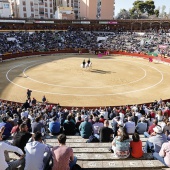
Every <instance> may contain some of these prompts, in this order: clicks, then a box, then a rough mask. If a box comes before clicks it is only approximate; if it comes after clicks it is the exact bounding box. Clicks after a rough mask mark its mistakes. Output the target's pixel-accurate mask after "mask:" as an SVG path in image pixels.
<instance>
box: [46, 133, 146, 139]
mask: <svg viewBox="0 0 170 170" xmlns="http://www.w3.org/2000/svg"><path fill="white" fill-rule="evenodd" d="M139 136H140V139H141V140H142V138H145V137H144V135H143V134H140V135H139ZM129 137H130V138H132V135H129ZM46 138H47V139H57V136H53V135H47V136H46ZM67 139H83V138H82V137H81V136H80V135H74V136H67ZM145 139H147V138H145Z"/></svg>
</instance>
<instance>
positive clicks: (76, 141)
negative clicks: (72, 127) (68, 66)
mask: <svg viewBox="0 0 170 170" xmlns="http://www.w3.org/2000/svg"><path fill="white" fill-rule="evenodd" d="M87 140H88V139H83V138H81V139H69V138H67V140H66V142H67V143H71V142H73V143H85V142H86V141H87ZM147 140H148V139H147V138H141V141H142V142H146V141H147ZM46 142H48V143H49V142H50V143H52V142H57V139H46Z"/></svg>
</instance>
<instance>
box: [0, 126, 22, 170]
mask: <svg viewBox="0 0 170 170" xmlns="http://www.w3.org/2000/svg"><path fill="white" fill-rule="evenodd" d="M4 129H5V128H4V127H1V129H0V155H1V156H0V170H11V169H15V168H17V167H18V166H20V165H22V166H23V164H24V153H23V152H22V150H21V149H20V148H18V147H15V146H12V145H9V144H8V143H5V142H3V141H2V134H3V132H4ZM6 151H7V152H8V151H10V152H16V153H18V154H19V155H21V156H20V159H18V160H15V161H12V162H6V160H5V154H4V152H6Z"/></svg>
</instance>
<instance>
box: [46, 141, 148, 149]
mask: <svg viewBox="0 0 170 170" xmlns="http://www.w3.org/2000/svg"><path fill="white" fill-rule="evenodd" d="M46 143H47V144H49V145H51V146H58V143H54V142H52V143H51V142H46ZM145 143H146V142H142V146H145ZM66 145H67V146H69V147H71V148H110V147H111V145H112V144H111V142H108V143H78V142H77V143H72V142H71V143H69V142H67V143H66Z"/></svg>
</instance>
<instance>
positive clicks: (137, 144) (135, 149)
mask: <svg viewBox="0 0 170 170" xmlns="http://www.w3.org/2000/svg"><path fill="white" fill-rule="evenodd" d="M132 139H133V141H131V142H130V148H131V155H132V156H133V157H134V158H140V157H142V156H143V151H142V141H141V140H140V136H139V134H137V133H134V134H133V136H132Z"/></svg>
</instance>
